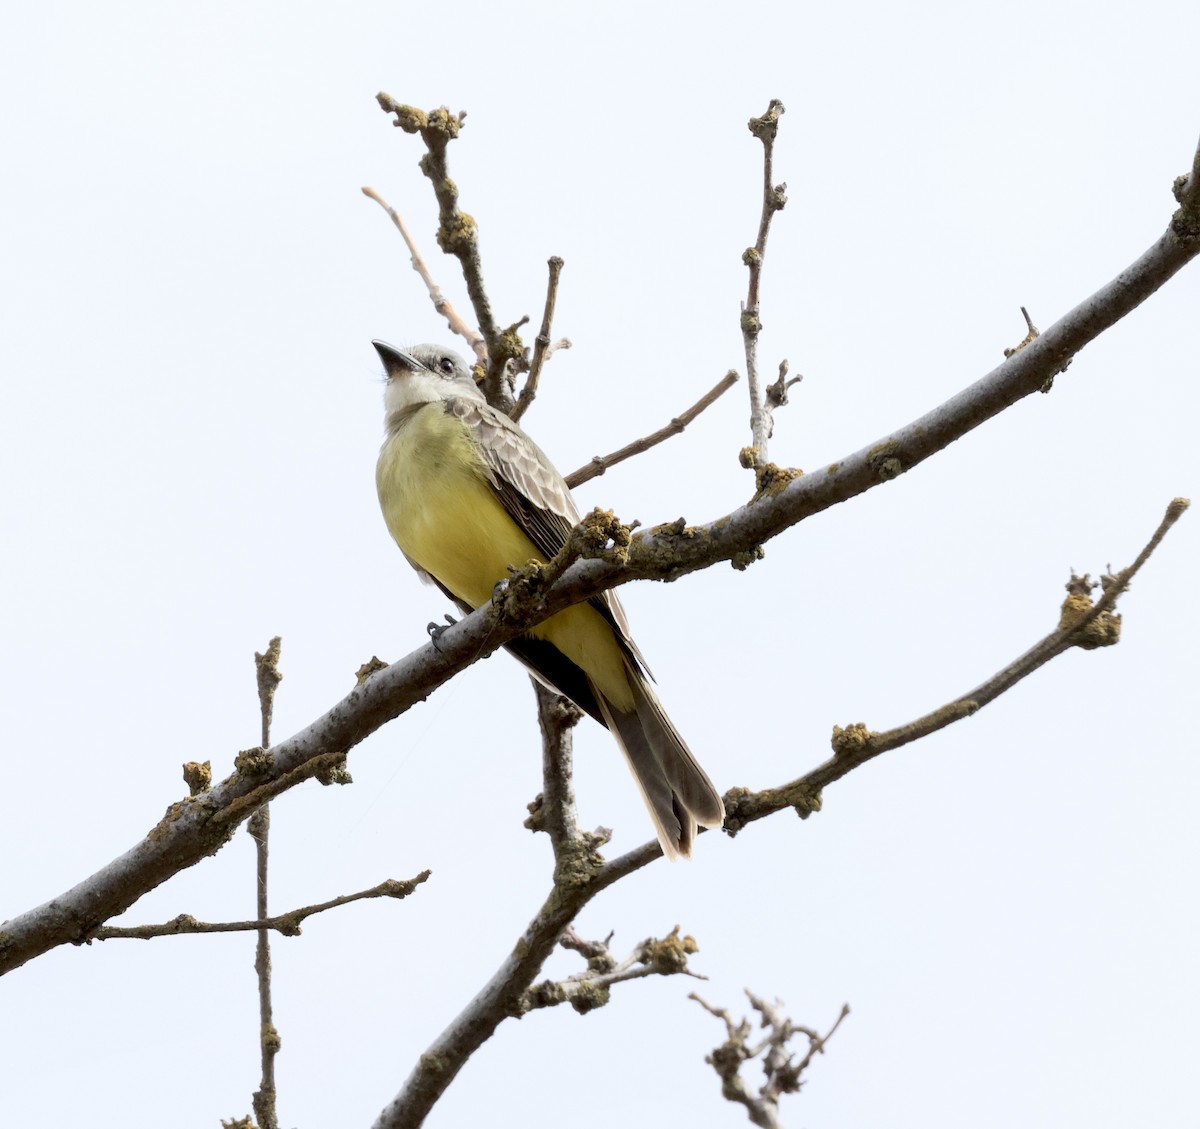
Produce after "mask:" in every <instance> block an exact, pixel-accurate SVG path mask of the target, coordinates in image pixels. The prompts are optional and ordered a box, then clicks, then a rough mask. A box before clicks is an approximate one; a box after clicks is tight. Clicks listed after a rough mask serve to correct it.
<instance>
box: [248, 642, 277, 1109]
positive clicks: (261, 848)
mask: <svg viewBox="0 0 1200 1129" xmlns="http://www.w3.org/2000/svg"><path fill="white" fill-rule="evenodd" d="M280 644H281V640H280V638H279V636H278V635H276V636H275V638H274V639H272V640H271V642H270V643H269V644H268V646H267V649H266V651H265V652H264V653H262V654H259V653H258V652H257V651H256V652H255V653H254V667H255V672H256V676H257V677H256V681H257V684H258V705H259V712H260V714H261V717H262V735H261V739H262V747H263V748H264V749H269V748H270V747H271V718H272V716H273V715H274V712H275V691H276V690H277V689H278V687H279V683H280V682H281V681H282V680H283V675H282V674H280V673H279V652H280ZM246 830H247V831H248V832H249V833H250V837H251V838H252V839H253V840H254V848H255V852H254V853H255V859H256V863H257V865H256V869H255V873H256V877H257V880H258V881H257V906H258V912H257V918H258V920H259V921H266V920H267V918H268V909H267V868H268V862H269V857H270V843H269V841H270V834H271V809H270V807H268V806H267V805H266V804H263V806H262V807H260V808H259V809H258V810H257V811H256V812H255V813H254V814H253V815H252V816H251V817H250V822H249V823H248V824H247V825H246ZM254 972H255V975H256V976H257V978H258V1019H259V1037H258V1041H259V1048H260V1051H261V1056H262V1080H261V1083H260V1085H259V1088H258V1089H257V1090H256V1091H255V1093H254V1097H253V1105H254V1116H255V1117H256V1118H257V1119H258V1124H259V1129H279V1117H278V1115H277V1113H276V1108H275V1106H276V1090H275V1056H276V1055H277V1054H278V1053H279V1048H280V1045H281V1041H280V1038H279V1031H278V1029H277V1028H276V1027H275V1023H274V1018H273V1015H272V1008H271V933H270V930H269V929H265V928H260V929H259V930H258V944H257V947H256V949H255V954H254Z"/></svg>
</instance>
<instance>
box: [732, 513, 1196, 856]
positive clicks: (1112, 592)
mask: <svg viewBox="0 0 1200 1129" xmlns="http://www.w3.org/2000/svg"><path fill="white" fill-rule="evenodd" d="M1189 504H1190V503H1189V502H1188V501H1187V499H1186V498H1176V499H1175V500H1174V501H1173V502H1171V504H1170V505H1169V506H1168V507H1167V511H1166V513H1165V514H1164V515H1163V519H1162V521H1161V522H1159V525H1158V528H1157V529H1156V530H1155V531H1154V534H1153V536H1152V537H1151V538H1150V540H1149V541H1148V542H1147V543H1146V546H1145V547H1144V548H1143V549H1142V551H1141V552H1140V553H1139V554H1138V555H1137V557H1136V559H1135V560H1134V562H1133V564H1131V565H1130V566H1129V567H1128V568H1125V569H1122V570H1121V571H1120V572H1118V573H1117V575H1116V576H1109V577H1106V578H1104V580H1102V581H1101V584H1102V586H1103V589H1104V594H1103V596H1102V597H1101V598H1100V599H1099V600H1097V601H1096V603H1095V605H1093V604H1092V601H1091V597H1090V595H1089V593H1090V591H1091V589H1092V588H1094V587H1095V585H1094V584H1092V583H1091V582H1090V581H1089V580H1088V579H1087V577H1083V578H1080V577H1076V576H1072V577H1071V580H1070V581H1069V582H1068V584H1067V593H1068V594H1067V598H1066V600H1064V601H1063V606H1062V609H1061V613H1060V617H1059V626H1058V628H1057V629H1056V630H1055V631H1052V632H1051V633H1050V634H1049V635H1047V636H1046V637H1045V638H1044V639H1042V640H1041V641H1040V642H1038V643H1036V644H1035V645H1034V646H1033V647H1031V648H1030V649H1029V650H1028V651H1026V652H1025V653H1024V654H1023V655H1021V656H1020V657H1019V658H1016V659H1014V660H1013V661H1012V662H1011V663H1009V664H1008V665H1007V666H1006V667H1004V669H1003V670H1001V671H999V672H997V673H996V674H995V675H993V676H992V677H991V678H989V679H988V680H987V681H986V682H984V683H983V684H981V685H980V686H977V687H975V689H974V690H971V691H969V692H968V693H966V694H963V695H962V696H961V697H959V698H956V699H954V700H953V701H951V702H948V703H947V704H946V705H944V706H941V707H939V708H938V709H936V710H933V711H932V712H931V713H928V714H926V715H925V716H923V717H920V718H918V719H917V720H915V721H911V722H909V723H908V724H907V725H902V726H900V727H899V728H896V729H890V730H888V731H887V732H885V733H873V732H871V731H870V730H869V729H868V728H867V727H866V726H865V725H862V724H855V725H850V726H847V727H846V728H845V729H843V728H842V727H841V726H834V730H833V740H832V744H833V750H834V755H833V757H832V758H831V759H829V760H827V761H826V762H825V763H824V764H821V765H818V766H817V767H816V768H814V769H813V770H812V771H811V772H808V773H806V774H805V775H804V776H802V777H800V779H799V780H794V781H793V782H792V783H790V784H787V785H785V786H784V787H782V788H769V789H766V790H765V791H762V792H748V791H746V790H744V789H733V790H732V791H731V792H729V793H728V794H727V795H726V797H725V808H726V812H727V815H726V819H725V830H726V831H728V832H729V833H730V834H737V832H738V831H739V830H741V828H742V827H744V826H745V825H746V824H747V823H750V822H753V821H754V820H757V819H761V818H762V817H763V816H766V815H770V814H771V813H772V812H776V811H781V810H782V809H783V808H787V807H792V808H795V809H796V810H797V812H798V813H799V815H800V816H801V818H805V817H807V816H808V815H809V814H810V813H811V812H813V811H819V810H820V806H821V791H822V789H823V788H825V786H826V785H828V784H832V783H833V782H834V781H835V780H840V779H841V778H842V777H843V776H846V775H848V774H849V773H851V772H853V771H854V770H855V769H856V768H859V767H860V766H862V765H864V764H866V763H867V761H869V760H874V758H875V757H877V756H880V755H881V754H883V753H886V752H889V751H891V750H892V749H898V748H900V747H901V746H902V745H907V744H910V743H911V742H913V741H917V740H920V739H921V738H922V737H927V736H929V734H930V733H936V732H937V731H938V730H939V729H944V728H945V727H946V726H948V725H951V724H953V723H954V722H956V721H961V720H962V719H963V718H966V717H971V716H973V715H974V714H975V713H977V712H978V711H979V710H980V709H982V708H983V707H984V706H986V705H988V704H989V703H990V702H994V701H995V700H996V699H997V698H998V697H999V696H1000V695H1001V694H1003V693H1004V692H1005V691H1006V690H1010V689H1012V687H1013V686H1015V685H1016V684H1017V683H1018V682H1020V681H1021V680H1022V679H1023V678H1027V677H1029V675H1031V674H1032V673H1033V672H1034V671H1036V670H1038V669H1039V668H1040V667H1043V666H1045V665H1046V663H1048V662H1049V661H1050V660H1051V659H1053V658H1056V657H1057V656H1058V655H1061V654H1062V653H1063V652H1064V651H1067V650H1069V649H1070V648H1072V647H1082V648H1083V649H1085V650H1092V649H1094V648H1096V647H1100V646H1108V645H1111V644H1113V643H1116V642H1117V639H1118V638H1119V636H1120V626H1121V617H1120V616H1117V615H1114V614H1113V613H1112V608H1113V606H1114V604H1115V603H1116V601H1117V598H1118V597H1119V596H1120V595H1121V593H1122V592H1124V591H1125V590H1126V589H1127V588H1128V587H1129V583H1130V581H1131V580H1132V579H1133V577H1134V576H1135V575H1136V574H1137V573H1138V571H1139V570H1140V569H1141V567H1142V566H1143V565H1144V564H1145V563H1146V561H1147V560H1149V558H1150V554H1151V553H1153V552H1154V550H1155V549H1156V548H1157V547H1158V546H1159V544H1161V542H1162V539H1163V538H1164V537H1165V536H1166V535H1167V532H1168V531H1169V530H1170V528H1171V526H1173V525H1174V524H1175V522H1176V521H1178V520H1179V518H1180V517H1182V516H1183V514H1184V512H1185V511H1186V510H1187V508H1188V506H1189Z"/></svg>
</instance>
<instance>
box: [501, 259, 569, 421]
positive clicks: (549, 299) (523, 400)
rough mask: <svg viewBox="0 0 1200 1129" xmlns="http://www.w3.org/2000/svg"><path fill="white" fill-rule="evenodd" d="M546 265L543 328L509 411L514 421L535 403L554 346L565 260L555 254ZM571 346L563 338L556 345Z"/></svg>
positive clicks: (560, 346) (536, 338) (561, 346)
mask: <svg viewBox="0 0 1200 1129" xmlns="http://www.w3.org/2000/svg"><path fill="white" fill-rule="evenodd" d="M546 265H547V266H548V267H549V269H550V277H549V279H548V280H547V282H546V305H545V308H544V309H543V311H542V328H541V329H539V330H538V335H537V337H535V338H534V341H533V360H532V362H530V365H529V376H528V377H527V378H526V380H525V387H524V388H522V389H521V395H520V396H518V397H517V402H516V403H515V404H514V405H513V408H512V411H511V412H509V413H508V414H509V416H510V418H511V419H512V420H513V421H514V422H516V421H517V420H519V419H520V418H521V417H522V416H523V415H524V414H525V413H526V411H528V410H529V405H530V404H532V403H533V398H534V397H535V396H536V395H537V388H538V381H539V380H541V378H542V366H543V365H544V364H545V363H546V359H547V358H548V357H549V356H550V352H551V348H552V345H551V341H550V324H551V322H553V321H554V303H555V301H556V300H557V298H558V278H559V275H561V274H562V269H563V261H562V259H560V258H559V257H558V256H557V255H554V256H553V257H552V258H550V259H549V260H548V261H547V264H546ZM570 346H571V342H570V341H568V340H567V339H566V338H563V340H562V341H560V342H559V343H558V345H557V346H555V347H556V348H560V349H561V348H568V349H569V348H570Z"/></svg>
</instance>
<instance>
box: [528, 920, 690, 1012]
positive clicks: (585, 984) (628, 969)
mask: <svg viewBox="0 0 1200 1129" xmlns="http://www.w3.org/2000/svg"><path fill="white" fill-rule="evenodd" d="M611 940H612V934H611V933H610V934H609V935H608V937H607V938H606V939H605V940H603V941H585V940H584V939H583V938H582V937H580V936H579V934H578V933H576V932H575V930H574V929H572V928H571V927H570V926H568V927H567V928H566V929H565V930H563V934H562V936H561V937H560V938H559V940H558V943H559V944H560V945H561V946H562V947H563V948H564V949H574V950H575V951H576V952H577V953H580V954H581V955H582V956H583V957H584V958H585V959H586V960H587V964H588V967H587V971H586V972H579V973H576V974H575V975H574V976H568V977H567V978H566V979H565V980H543V981H542V982H541V983H540V984H535V985H533V986H532V987H531V988H530V989H529V990H528V991H526V992H524V993H523V994H522V996H521V999H520V1003H519V1004H518V1007H519V1009H520V1012H521V1014H524V1013H526V1012H529V1011H534V1010H536V1009H537V1008H543V1007H557V1006H558V1005H559V1004H570V1005H571V1007H572V1008H574V1009H575V1010H576V1011H577V1012H578V1013H579V1014H580V1015H586V1014H587V1013H588V1012H589V1011H595V1010H596V1008H598V1007H603V1006H604V1005H605V1004H606V1003H608V1001H609V998H610V994H611V991H612V987H613V985H614V984H623V983H624V982H625V981H627V980H640V979H642V978H643V977H645V976H679V975H682V976H693V977H695V978H696V979H697V980H704V979H705V977H703V976H701V975H700V974H699V973H697V972H693V971H692V970H691V969H690V968H688V966H687V958H688V957H689V956H690V955H692V954H693V953H696V952H698V951H699V947H698V946H697V944H696V942H695V940H694V939H693V938H691V937H681V936H680V935H679V926H678V925H676V926H675V928H674V929H672V930H671V932H670V933H668V934H667V936H665V937H663V938H662V939H661V940H658V939H656V938H654V937H647V938H646V940H644V941H643V942H642V943H641V944H640V945H638V946H636V947H635V948H634V950H633V952H631V953H630V954H629V955H628V956H627V957H626V958H625V959H624V960H622V961H618V960H617V958H616V957H614V956H613V955H612V952H611V951H610V950H609V947H608V943H609V941H611Z"/></svg>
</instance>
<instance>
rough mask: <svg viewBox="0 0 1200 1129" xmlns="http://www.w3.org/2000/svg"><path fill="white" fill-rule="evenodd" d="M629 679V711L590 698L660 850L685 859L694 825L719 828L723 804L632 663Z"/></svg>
mask: <svg viewBox="0 0 1200 1129" xmlns="http://www.w3.org/2000/svg"><path fill="white" fill-rule="evenodd" d="M629 683H630V686H631V687H632V689H633V695H634V706H635V709H634V712H628V711H622V710H618V709H617V708H616V707H614V706H613V704H612V703H611V702H609V701H608V700H607V699H606V698H605V697H604V696H603V695H602V694H597V695H596V697H597V700H598V701H599V705H600V709H601V712H602V713H603V714H604V719H605V721H606V722H607V723H608V728H609V729H610V730H611V731H612V733H613V735H614V736H615V737H616V738H617V744H618V745H620V747H621V751H622V752H623V753H624V754H625V759H626V760H627V761H628V762H629V767H630V769H631V770H632V772H633V777H634V780H636V781H637V785H638V790H639V791H640V792H641V793H642V799H643V800H644V801H645V803H646V807H647V809H648V810H649V812H650V816H651V818H652V819H653V820H654V827H655V830H656V831H657V832H658V841H659V842H660V843H661V844H662V849H663V854H665V855H666V856H667V858H669V859H675V858H680V857H682V858H687V857H688V856H689V855H691V853H692V843H693V842H694V841H695V838H696V827H697V825H701V826H704V827H720V826H721V824H722V823H723V822H724V821H725V805H724V803H722V801H721V797H720V795H719V794H718V792H717V790H716V789H715V788H714V787H713V785H712V781H710V780H709V778H708V776H707V775H706V774H705V772H704V769H702V768H701V767H700V765H699V764H697V763H696V758H695V757H693V756H692V754H691V750H689V749H688V747H687V745H686V744H685V743H684V740H683V738H682V737H681V736H680V735H679V731H678V730H677V729H676V728H675V726H674V725H672V724H671V719H670V718H669V717H667V715H666V713H665V711H664V710H663V708H662V704H661V703H660V702H659V700H658V698H657V696H656V695H655V693H654V691H653V689H651V687H650V684H649V683H648V682H647V681H646V679H645V677H644V676H643V675H642V672H641V671H640V670H638V669H636V668H635V667H633V666H632V665H631V666H630V667H629Z"/></svg>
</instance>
